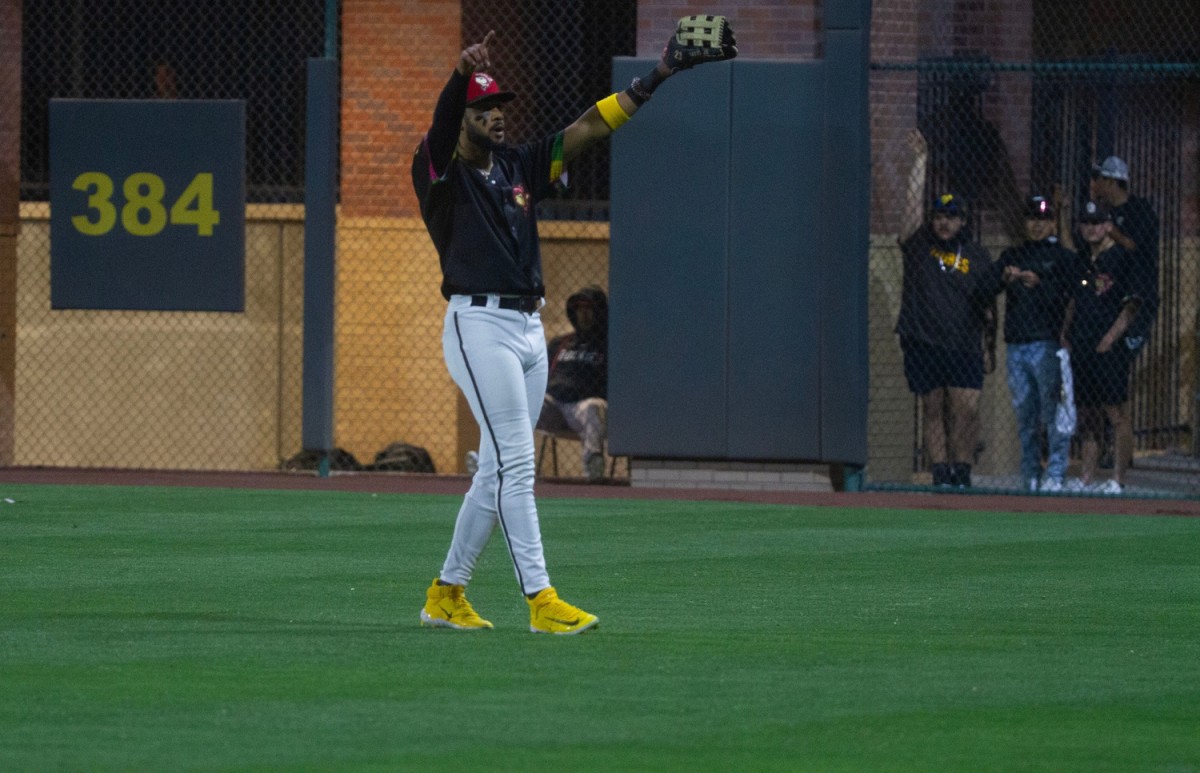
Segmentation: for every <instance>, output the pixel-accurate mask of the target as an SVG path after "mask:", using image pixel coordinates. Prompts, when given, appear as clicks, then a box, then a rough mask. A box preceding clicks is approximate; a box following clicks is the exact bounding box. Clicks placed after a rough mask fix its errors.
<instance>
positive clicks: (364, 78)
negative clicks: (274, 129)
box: [341, 0, 462, 217]
mask: <svg viewBox="0 0 1200 773" xmlns="http://www.w3.org/2000/svg"><path fill="white" fill-rule="evenodd" d="M460 5H461V4H460V3H459V2H458V0H420V1H417V0H410V1H408V2H395V1H394V0H345V4H344V7H343V10H342V45H343V50H342V188H341V189H342V208H343V212H344V213H346V214H348V215H353V216H370V215H381V216H390V217H397V216H405V215H413V214H415V213H416V212H417V209H416V199H415V197H414V196H413V192H412V183H411V180H410V177H409V162H410V160H411V157H412V151H413V148H414V147H416V142H417V141H419V139H420V137H421V135H422V134H423V133H424V131H425V130H426V129H427V128H428V126H429V121H430V118H431V117H432V116H433V106H434V104H435V103H436V102H437V97H438V94H439V93H440V92H441V90H442V86H443V85H444V84H445V83H446V78H447V77H448V76H449V75H450V70H451V69H452V68H453V67H454V65H455V64H456V63H457V61H458V55H459V52H461V51H462V45H461V27H462V24H461V12H460Z"/></svg>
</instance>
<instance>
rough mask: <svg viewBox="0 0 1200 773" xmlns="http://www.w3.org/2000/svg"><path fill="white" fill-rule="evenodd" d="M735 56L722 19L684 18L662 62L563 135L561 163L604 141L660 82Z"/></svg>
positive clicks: (595, 107)
mask: <svg viewBox="0 0 1200 773" xmlns="http://www.w3.org/2000/svg"><path fill="white" fill-rule="evenodd" d="M735 56H737V39H736V38H735V37H734V35H733V28H732V27H730V26H729V21H728V20H727V19H726V18H725V17H724V16H685V17H684V18H682V19H680V20H679V23H678V24H677V25H676V27H675V33H674V34H673V35H671V39H670V40H668V41H667V45H666V46H665V47H664V48H663V56H662V59H661V60H660V61H659V62H658V63H657V64H656V65H655V66H654V69H653V70H651V71H650V72H649V73H648V74H646V76H645V77H642V78H634V79H633V82H632V83H630V84H629V88H627V89H625V90H624V91H620V92H617V93H615V94H612V95H611V96H608V97H605V98H604V99H602V100H600V101H599V102H597V103H596V104H595V105H593V106H592V107H589V108H588V109H587V111H585V112H584V114H583V115H581V116H579V118H577V119H576V120H575V122H574V123H572V124H571V125H570V126H568V127H567V128H566V129H565V130H564V131H563V160H564V161H571V160H572V159H574V158H575V157H577V156H578V155H579V154H580V153H581V152H583V150H584V149H586V148H587V147H588V146H589V145H592V144H593V143H595V142H598V141H600V140H602V139H605V138H607V137H608V136H609V135H610V134H612V133H613V132H614V131H616V130H617V129H618V128H620V127H621V125H622V124H624V123H625V122H626V121H628V120H629V119H630V118H631V117H633V114H634V113H636V112H637V111H638V108H640V107H641V106H642V105H644V104H645V103H646V101H647V100H649V99H650V97H651V95H652V94H654V90H655V89H657V88H658V87H659V86H660V85H662V82H663V81H665V80H666V79H667V78H669V77H671V76H672V75H674V74H675V73H677V72H679V71H680V70H687V69H690V68H692V67H695V66H696V65H698V64H704V63H705V62H720V61H724V60H726V59H732V58H734V57H735Z"/></svg>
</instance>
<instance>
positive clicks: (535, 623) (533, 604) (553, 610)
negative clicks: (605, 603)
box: [526, 588, 600, 635]
mask: <svg viewBox="0 0 1200 773" xmlns="http://www.w3.org/2000/svg"><path fill="white" fill-rule="evenodd" d="M526 600H527V601H528V602H529V630H531V631H533V632H534V633H557V634H562V635H570V634H575V633H583V632H584V631H589V630H591V629H593V628H596V627H597V626H599V625H600V618H598V617H596V616H595V615H593V614H591V613H589V612H584V611H583V610H582V609H580V608H579V607H573V606H571V605H570V604H568V603H567V602H565V601H563V600H562V599H560V598H559V597H558V593H557V592H555V590H554V588H546V589H545V590H543V591H542V592H540V593H538V595H536V596H534V597H533V598H531V599H526Z"/></svg>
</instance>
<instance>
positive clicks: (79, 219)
mask: <svg viewBox="0 0 1200 773" xmlns="http://www.w3.org/2000/svg"><path fill="white" fill-rule="evenodd" d="M71 187H72V188H74V189H75V190H77V191H83V192H84V193H87V194H88V199H87V207H88V209H89V210H90V211H91V212H92V213H94V215H91V216H89V215H75V216H74V217H72V218H71V224H72V225H74V226H75V229H76V230H77V231H79V232H80V233H81V234H84V235H86V236H103V235H104V234H106V233H108V232H109V231H111V230H112V229H113V227H114V226H116V224H117V207H116V205H115V204H113V201H112V197H113V190H114V186H113V179H112V178H111V177H109V176H108V175H106V174H104V173H103V172H84V173H83V174H81V175H79V176H78V177H76V178H75V182H74V183H72V185H71ZM121 189H122V193H123V194H124V198H125V204H124V206H122V207H121V210H120V215H121V225H122V227H124V229H125V230H126V231H127V232H128V233H130V234H132V235H133V236H154V235H155V234H157V233H160V232H161V231H162V230H163V228H165V227H166V226H167V224H168V223H169V224H170V225H183V226H191V225H194V226H195V227H196V233H197V235H199V236H212V234H213V226H215V225H217V224H218V223H220V222H221V213H220V212H218V211H217V210H215V209H213V176H212V173H211V172H201V173H199V174H197V175H196V176H195V177H193V178H192V181H191V182H190V183H189V184H188V186H187V188H185V189H184V191H183V193H181V194H179V198H178V199H176V200H175V203H174V204H172V205H171V209H170V211H169V213H168V210H167V208H166V206H165V205H164V204H163V197H164V196H165V195H166V192H167V186H166V184H165V183H164V182H163V179H162V178H161V177H159V176H158V175H156V174H151V173H149V172H135V173H134V174H131V175H129V176H128V177H126V178H125V182H124V184H123V185H122V186H121ZM168 214H169V217H168Z"/></svg>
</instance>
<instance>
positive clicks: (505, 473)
mask: <svg viewBox="0 0 1200 773" xmlns="http://www.w3.org/2000/svg"><path fill="white" fill-rule="evenodd" d="M495 37H496V33H495V31H490V32H488V34H487V36H486V37H484V39H483V41H482V42H481V43H476V44H474V45H471V46H468V47H467V48H466V49H465V50H463V52H462V54H461V56H460V57H459V61H458V65H457V67H455V69H454V72H452V73H451V74H450V80H449V81H448V82H447V83H446V85H445V87H444V88H443V89H442V93H441V96H440V97H439V98H438V102H437V106H436V107H435V109H434V113H433V124H432V126H431V127H430V129H429V131H428V132H427V133H426V135H425V137H424V138H423V139H422V140H421V143H420V145H419V146H418V147H417V151H416V154H415V156H414V158H413V165H412V174H413V187H414V188H415V189H416V193H417V198H418V199H419V201H420V204H421V217H422V218H423V219H424V221H425V226H426V228H427V229H428V230H429V235H430V237H431V238H432V240H433V243H434V246H435V247H436V248H437V251H438V257H439V258H440V261H441V267H442V277H443V278H442V295H444V296H445V297H446V299H447V301H448V302H449V303H448V305H447V308H446V316H445V324H444V328H443V333H442V349H443V354H444V356H445V360H446V367H447V369H448V370H449V371H450V375H451V377H452V378H453V379H454V381H455V383H456V384H458V386H459V388H460V389H462V391H463V394H464V395H465V396H466V399H467V402H468V403H469V404H470V406H471V412H472V414H473V415H474V416H475V420H476V421H477V422H478V423H479V430H480V447H479V468H478V470H477V471H476V472H475V475H474V477H473V478H472V480H471V488H470V490H469V491H467V495H466V497H465V498H464V499H463V503H462V506H461V507H460V509H459V511H458V519H457V521H456V523H455V526H454V536H453V539H452V540H451V543H450V550H449V552H448V553H447V555H446V560H445V562H444V563H443V565H442V569H441V572H440V573H439V575H438V577H436V578H435V579H434V581H433V583H432V584H431V585H430V586H429V589H428V591H427V592H426V600H425V606H424V607H423V608H422V609H421V615H420V618H421V624H422V625H429V626H440V627H445V628H452V629H456V630H460V631H477V630H484V629H489V628H491V627H492V624H491V623H490V622H488V621H487V620H484V619H483V618H482V617H480V616H479V615H478V614H477V613H476V612H475V610H474V609H473V608H472V607H471V604H470V602H468V601H467V598H466V595H465V587H466V585H467V583H469V582H470V580H471V575H472V572H473V571H474V569H475V562H476V560H477V559H478V558H479V555H480V553H481V552H482V551H483V548H484V546H485V545H486V544H487V542H488V539H489V538H490V537H491V535H492V531H493V530H494V529H495V527H496V525H497V524H499V526H500V530H501V532H502V533H503V535H504V541H505V544H506V545H507V547H508V552H509V555H510V556H511V557H512V561H513V566H514V567H515V569H516V575H517V583H518V584H519V586H520V588H521V592H522V593H524V594H525V597H526V599H527V601H528V603H529V611H530V621H529V627H530V630H531V631H533V632H535V633H553V634H576V633H582V632H584V631H587V630H590V629H593V628H595V627H596V626H597V625H599V622H600V620H599V618H597V617H596V616H595V615H593V614H590V613H588V612H585V611H583V610H582V609H579V608H578V607H575V606H572V605H571V604H568V603H567V602H565V601H563V600H562V599H560V598H559V597H558V594H557V593H556V592H555V590H554V588H553V587H552V586H551V584H550V576H549V574H548V572H547V571H546V562H545V558H544V557H543V553H542V538H541V531H540V529H539V527H538V516H537V506H536V504H535V502H534V497H533V479H534V442H533V426H534V422H535V421H536V420H537V418H538V413H539V412H540V410H541V407H542V396H543V395H544V394H545V391H546V374H547V360H546V343H545V334H544V332H543V329H542V321H541V317H540V315H539V314H538V309H539V308H540V307H541V306H542V304H543V303H544V298H543V296H544V295H545V288H544V287H543V285H542V265H541V254H540V251H539V244H538V232H537V216H536V212H535V206H536V204H537V202H538V201H539V200H540V199H541V198H542V197H543V196H545V195H547V194H548V193H550V192H551V191H552V190H553V185H554V183H555V182H556V181H557V180H558V179H559V178H560V177H561V176H562V174H563V168H564V165H566V164H568V163H570V162H571V160H572V159H574V158H575V157H577V156H578V155H579V154H580V153H581V152H582V151H583V150H584V149H585V148H587V147H588V146H589V145H591V144H593V143H595V142H598V141H600V140H603V139H605V138H607V137H608V136H609V135H610V134H612V132H613V131H615V130H616V129H618V128H619V127H620V126H621V125H622V124H623V123H625V122H626V121H628V120H629V118H630V117H631V116H632V115H633V114H634V113H636V112H637V111H638V108H640V107H641V106H642V105H644V104H645V103H646V101H647V100H649V99H650V98H651V95H653V93H654V91H655V89H656V88H657V87H658V86H659V85H661V84H662V82H663V81H665V80H666V79H667V78H668V77H670V76H671V75H673V74H674V73H676V72H678V71H679V70H684V69H688V68H690V67H692V66H694V65H697V64H701V63H704V62H710V61H721V60H724V59H731V58H733V57H734V56H736V55H737V48H736V45H735V44H736V41H735V40H734V37H733V31H732V29H730V27H729V25H728V24H727V23H726V20H725V18H724V17H721V16H693V17H686V18H684V19H681V20H680V23H679V26H678V27H677V29H676V32H675V34H674V35H673V36H672V37H671V39H670V41H669V42H668V44H667V46H666V48H665V49H664V52H663V59H662V60H661V61H660V62H659V63H658V64H657V65H656V66H655V68H654V69H653V70H651V71H650V73H649V74H647V75H646V76H645V77H643V78H635V79H634V80H633V82H632V83H631V84H630V86H629V88H628V89H625V90H624V91H622V92H618V93H615V94H612V95H610V96H608V97H605V98H604V99H602V100H600V101H599V102H597V103H596V105H595V106H594V107H591V108H588V110H587V111H586V112H585V113H584V114H583V115H582V116H580V117H579V118H578V119H576V120H575V122H574V123H572V124H571V125H570V126H568V127H567V128H565V129H563V130H562V131H559V132H557V133H555V134H553V135H551V136H549V137H545V138H542V139H540V140H537V141H535V142H530V143H527V144H523V145H516V146H510V145H508V144H507V143H506V142H505V140H506V136H505V131H504V130H505V124H504V108H503V105H505V104H506V103H507V102H509V101H510V100H512V99H513V98H514V97H515V94H513V93H512V92H510V91H504V90H502V89H501V88H500V87H499V85H497V83H496V81H495V79H494V78H492V77H491V76H490V75H488V74H487V73H486V72H485V71H486V70H488V69H490V68H491V64H492V62H491V56H490V50H489V49H490V46H491V44H492V42H493V40H495Z"/></svg>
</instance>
